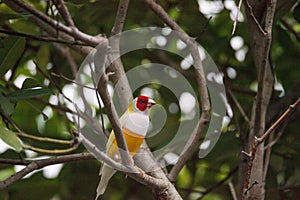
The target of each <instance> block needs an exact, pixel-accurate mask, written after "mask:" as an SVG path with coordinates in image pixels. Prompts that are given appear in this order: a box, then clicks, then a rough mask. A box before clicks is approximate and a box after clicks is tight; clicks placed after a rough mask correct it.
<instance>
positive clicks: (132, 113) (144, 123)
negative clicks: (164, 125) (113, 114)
mask: <svg viewBox="0 0 300 200" xmlns="http://www.w3.org/2000/svg"><path fill="white" fill-rule="evenodd" d="M155 104H156V102H155V101H154V100H152V99H150V98H149V97H147V96H138V97H137V98H135V99H134V100H133V101H132V102H131V103H130V105H129V107H128V109H127V110H126V112H125V113H124V114H123V115H122V117H121V118H120V123H121V126H122V131H123V133H124V138H125V141H126V144H127V147H128V151H129V154H130V156H131V157H133V156H134V155H135V154H136V152H137V151H138V150H139V148H140V146H141V144H142V142H143V140H144V138H145V136H146V133H147V130H148V127H149V115H148V114H149V110H150V108H151V107H152V106H153V105H155ZM106 153H107V155H108V156H109V157H110V158H112V159H114V160H116V161H120V153H119V149H118V146H117V142H116V138H115V134H114V132H113V131H112V132H111V134H110V136H109V139H108V142H107V144H106ZM115 173H116V170H115V169H113V168H111V167H110V166H108V165H106V164H105V163H103V165H102V166H101V169H100V173H99V175H101V180H100V183H99V185H98V188H97V197H96V199H98V197H99V196H100V195H102V194H103V193H104V192H105V190H106V187H107V184H108V182H109V180H110V179H111V177H112V176H113V175H114V174H115Z"/></svg>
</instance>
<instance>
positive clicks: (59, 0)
mask: <svg viewBox="0 0 300 200" xmlns="http://www.w3.org/2000/svg"><path fill="white" fill-rule="evenodd" d="M53 3H54V4H55V6H56V8H57V10H58V11H59V14H60V15H61V17H62V18H63V19H64V21H65V22H66V23H67V25H68V26H70V27H75V25H74V22H73V19H72V17H71V15H70V12H69V10H68V8H67V6H66V4H65V2H64V0H53Z"/></svg>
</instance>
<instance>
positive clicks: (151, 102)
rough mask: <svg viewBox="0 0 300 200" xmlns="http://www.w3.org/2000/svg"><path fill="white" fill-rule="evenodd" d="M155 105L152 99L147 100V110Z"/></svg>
mask: <svg viewBox="0 0 300 200" xmlns="http://www.w3.org/2000/svg"><path fill="white" fill-rule="evenodd" d="M155 104H156V102H155V101H154V100H153V99H149V100H148V104H147V107H148V108H151V107H152V106H154V105H155Z"/></svg>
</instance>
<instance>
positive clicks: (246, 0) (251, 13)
mask: <svg viewBox="0 0 300 200" xmlns="http://www.w3.org/2000/svg"><path fill="white" fill-rule="evenodd" d="M245 2H246V8H247V9H248V12H249V14H250V16H251V17H252V19H253V21H254V23H255V24H256V25H257V27H258V29H259V30H260V32H261V33H262V34H263V35H266V34H267V33H266V32H265V30H264V29H263V28H262V27H261V25H260V23H259V22H258V21H257V18H256V17H255V15H254V13H253V9H252V6H251V5H250V3H249V1H248V0H245Z"/></svg>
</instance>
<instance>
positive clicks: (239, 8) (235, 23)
mask: <svg viewBox="0 0 300 200" xmlns="http://www.w3.org/2000/svg"><path fill="white" fill-rule="evenodd" d="M242 2H243V0H240V1H239V5H238V7H237V9H236V10H237V11H236V15H235V19H234V23H233V28H232V32H231V35H234V33H235V29H236V25H237V23H238V21H239V14H240V12H241V6H242Z"/></svg>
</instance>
